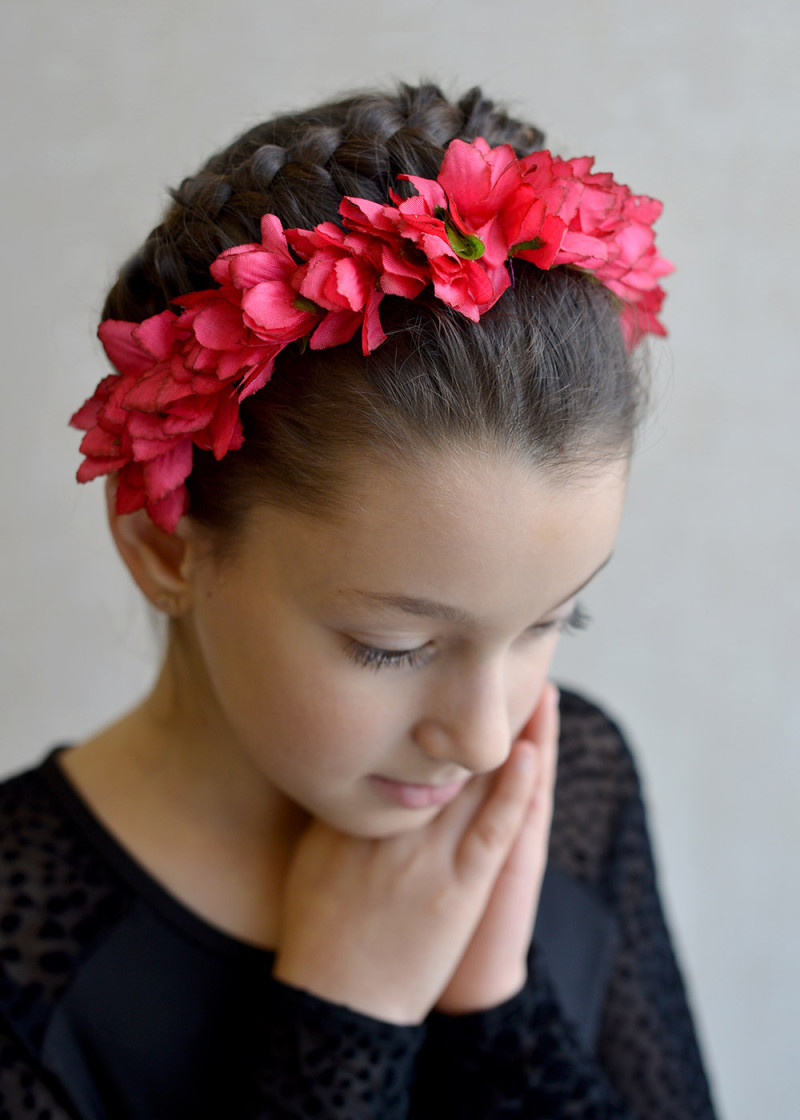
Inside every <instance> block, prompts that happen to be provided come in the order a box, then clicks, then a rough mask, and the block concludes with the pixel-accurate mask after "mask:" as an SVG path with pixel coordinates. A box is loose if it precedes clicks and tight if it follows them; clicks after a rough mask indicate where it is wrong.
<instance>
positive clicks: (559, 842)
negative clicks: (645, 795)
mask: <svg viewBox="0 0 800 1120" xmlns="http://www.w3.org/2000/svg"><path fill="white" fill-rule="evenodd" d="M560 710H561V734H560V738H559V758H558V771H557V777H556V792H555V806H554V811H553V825H552V831H551V839H550V858H551V860H552V861H553V862H554V863H555V864H557V865H558V866H559V867H561V868H562V870H564V871H567V872H569V873H570V874H572V875H573V876H575V877H576V878H578V879H580V880H582V881H583V882H585V883H588V884H592V885H595V886H601V885H602V882H603V879H604V877H605V874H606V871H607V869H608V865H609V861H610V860H611V858H612V854H613V849H614V842H615V836H616V834H617V830H618V827H619V822H620V820H621V818H622V817H623V815H624V814H625V813H626V812H627V810H628V807H629V806H630V805H631V804H632V803H634V802H638V800H639V796H640V794H639V777H638V774H637V771H636V766H635V763H634V759H633V755H632V753H631V750H630V747H629V746H628V743H627V741H626V739H625V736H624V735H623V733H622V731H621V730H620V728H619V726H618V724H617V723H616V722H615V720H613V719H612V718H611V717H610V716H609V715H608V714H607V713H606V712H605V711H603V709H602V708H600V707H598V705H596V704H594V703H592V702H591V701H590V700H587V699H586V698H585V697H583V696H579V695H578V694H577V693H574V692H570V691H568V690H562V693H561V704H560Z"/></svg>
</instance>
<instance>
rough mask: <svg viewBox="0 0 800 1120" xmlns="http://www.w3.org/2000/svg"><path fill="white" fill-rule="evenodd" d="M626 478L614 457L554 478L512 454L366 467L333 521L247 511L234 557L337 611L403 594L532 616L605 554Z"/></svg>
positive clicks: (460, 607) (481, 613)
mask: <svg viewBox="0 0 800 1120" xmlns="http://www.w3.org/2000/svg"><path fill="white" fill-rule="evenodd" d="M626 478H627V463H626V462H625V461H622V460H619V461H614V462H610V463H606V464H603V465H602V466H595V467H593V468H592V470H591V471H589V470H587V471H585V472H583V473H580V472H579V473H576V474H574V475H573V476H571V477H570V478H569V479H567V480H559V481H554V480H553V479H552V478H550V477H548V476H547V474H546V473H543V472H540V471H537V470H534V469H532V468H531V467H530V466H529V465H528V464H524V463H520V462H519V461H517V460H514V459H512V458H510V457H504V456H497V455H494V456H490V455H484V454H479V453H467V452H462V453H459V454H458V455H452V454H450V455H445V454H439V455H436V456H431V457H428V458H427V459H426V460H425V461H416V462H413V463H407V464H405V465H404V466H403V467H401V468H398V467H397V466H393V467H390V466H388V465H386V466H382V465H379V466H370V467H369V468H367V467H364V469H363V470H362V471H360V472H354V473H353V476H352V481H351V483H350V484H349V486H348V488H347V493H346V501H345V502H344V503H343V506H342V507H341V510H340V512H339V513H338V514H337V516H336V517H335V518H325V517H311V516H309V515H307V514H301V513H296V512H293V511H287V510H280V509H275V508H273V507H267V508H263V509H259V510H256V511H254V513H253V516H252V518H251V520H250V522H249V524H248V526H247V529H246V531H245V539H244V548H243V552H242V557H241V559H242V562H243V565H244V571H246V572H249V573H250V575H251V576H252V578H261V579H264V578H269V579H270V580H273V581H277V583H279V584H280V585H282V586H283V587H285V588H286V589H287V590H288V591H290V592H291V593H303V594H316V595H319V596H320V597H321V598H325V599H326V601H328V602H340V603H341V605H342V609H345V608H347V607H348V606H349V605H352V604H353V603H354V602H356V601H357V600H358V599H359V598H360V599H361V600H362V601H364V602H366V601H368V600H369V598H370V597H372V598H374V599H377V598H380V597H391V596H394V597H396V598H402V597H403V596H406V597H414V598H419V599H427V600H430V601H432V602H437V603H442V604H445V605H447V606H449V607H451V608H452V611H453V613H454V615H455V614H457V613H458V612H461V613H462V614H465V615H466V614H468V615H470V616H472V617H476V616H477V617H481V618H483V617H485V618H489V617H499V616H500V615H505V614H508V613H510V612H512V611H516V610H518V609H519V610H522V611H524V612H527V613H530V614H532V615H536V614H537V612H538V613H541V612H542V611H545V610H548V609H551V608H552V607H553V606H555V605H556V604H557V603H559V602H560V601H561V600H562V599H563V598H565V597H567V596H568V595H569V594H570V593H571V592H572V591H573V590H574V589H576V588H578V587H579V586H580V585H581V584H582V583H584V582H585V581H586V580H587V579H588V578H589V577H590V576H591V575H592V573H593V572H594V571H595V570H596V569H597V568H599V567H600V566H601V565H602V564H603V562H604V561H605V560H606V559H607V557H608V555H609V554H610V552H611V550H612V548H613V544H614V540H615V539H616V535H617V530H618V527H619V520H620V516H621V512H622V505H623V499H624V493H625V485H626ZM245 578H247V577H246V576H245ZM375 609H380V608H379V607H378V606H376V607H375Z"/></svg>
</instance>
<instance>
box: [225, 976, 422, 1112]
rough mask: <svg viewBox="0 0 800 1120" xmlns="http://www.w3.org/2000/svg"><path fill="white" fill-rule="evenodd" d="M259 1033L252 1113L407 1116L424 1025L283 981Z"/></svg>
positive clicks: (248, 1107) (245, 1107) (246, 1107)
mask: <svg viewBox="0 0 800 1120" xmlns="http://www.w3.org/2000/svg"><path fill="white" fill-rule="evenodd" d="M273 995H274V998H273V999H272V1000H271V1001H270V1005H269V1008H268V1012H267V1014H266V1016H265V1019H264V1021H263V1022H262V1024H261V1030H260V1031H259V1032H258V1033H257V1035H256V1037H255V1038H254V1043H255V1045H256V1046H257V1047H258V1053H254V1054H253V1069H255V1070H257V1071H258V1073H257V1075H256V1076H255V1077H254V1079H253V1082H252V1085H251V1087H250V1099H249V1101H243V1103H242V1111H241V1116H242V1117H247V1118H248V1120H250V1118H252V1120H308V1118H309V1117H319V1118H320V1120H351V1118H356V1117H357V1118H358V1120H407V1118H408V1115H409V1091H410V1086H411V1085H412V1083H413V1080H414V1066H415V1061H416V1058H417V1054H418V1052H419V1049H420V1046H421V1045H422V1042H423V1039H424V1035H425V1030H424V1028H423V1027H400V1026H396V1025H394V1024H391V1023H383V1022H380V1021H379V1020H377V1019H372V1018H370V1017H368V1016H366V1015H361V1014H359V1013H358V1012H355V1011H351V1010H350V1009H349V1008H346V1007H341V1006H339V1005H337V1004H331V1003H328V1002H326V1001H325V1000H321V999H317V998H316V997H315V996H313V995H311V994H310V993H308V992H303V991H300V990H298V989H297V988H293V987H291V986H289V985H285V984H282V983H279V982H278V981H275V984H274V992H273Z"/></svg>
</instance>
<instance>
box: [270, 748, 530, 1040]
mask: <svg viewBox="0 0 800 1120" xmlns="http://www.w3.org/2000/svg"><path fill="white" fill-rule="evenodd" d="M535 756H536V749H535V748H534V747H533V745H532V744H531V743H529V742H527V741H524V740H520V741H519V742H517V743H516V744H515V745H514V747H513V749H512V751H511V754H510V756H509V758H508V760H507V761H506V763H505V764H504V765H503V766H502V767H501V768H500V769H499V770H498V771H497V773H496V774H493V775H487V776H485V777H480V778H475V779H473V780H471V781H470V782H468V783H467V785H466V786H465V788H464V789H463V790H462V791H461V793H460V794H459V795H458V797H456V798H455V800H454V801H453V802H451V804H450V805H448V806H446V807H445V808H444V809H443V810H442V811H441V813H439V815H438V816H437V817H436V818H434V819H433V820H432V821H431V822H430V823H429V824H427V825H426V826H425V827H423V828H420V829H418V830H416V831H413V832H409V833H404V834H402V835H400V836H395V837H390V838H388V839H381V840H365V839H359V838H357V837H352V836H347V835H344V834H343V833H340V832H337V831H335V830H334V829H332V828H330V827H329V826H328V825H326V824H324V823H322V822H321V821H318V820H317V821H313V822H312V823H311V824H310V826H309V828H308V829H307V831H306V832H305V833H304V834H303V836H302V837H301V839H300V841H299V843H298V846H297V849H296V851H295V854H294V857H293V860H292V863H291V866H290V869H289V873H288V876H287V882H286V890H285V895H284V908H283V915H282V923H281V932H280V937H279V946H278V950H277V953H276V959H275V969H274V973H275V976H276V978H277V979H279V980H282V981H285V982H286V983H288V984H292V985H294V986H296V987H298V988H303V989H305V990H307V991H310V992H312V993H313V994H315V995H317V996H320V997H321V998H323V999H327V1000H330V1001H332V1002H334V1003H342V1004H345V1005H347V1006H348V1007H351V1008H353V1009H354V1010H356V1011H361V1012H363V1013H364V1014H367V1015H372V1016H373V1017H375V1018H379V1019H383V1020H386V1021H389V1022H396V1023H417V1022H421V1021H422V1019H424V1018H425V1016H426V1015H427V1013H428V1012H429V1011H430V1010H431V1008H432V1007H433V1006H434V1004H435V1003H436V1001H437V1000H438V999H439V997H440V996H441V994H442V992H443V991H444V990H445V988H446V987H447V984H448V982H449V980H450V978H451V976H452V975H453V973H454V971H455V970H456V967H457V965H458V963H459V961H460V960H461V958H462V957H463V956H464V953H465V951H466V949H467V946H468V945H469V944H470V941H471V940H472V938H473V936H474V934H475V930H476V928H477V927H478V925H479V923H480V921H481V918H482V916H483V914H484V911H485V909H486V906H487V903H488V901H489V897H490V895H491V894H492V889H493V887H494V886H495V882H496V880H497V878H498V875H499V874H500V871H501V869H502V868H504V867H505V866H506V864H507V861H508V859H509V855H510V853H511V852H512V849H513V848H514V845H515V842H516V841H517V838H518V837H519V836H520V830H521V829H522V827H523V822H524V821H525V820H526V818H527V817H529V815H530V814H529V805H530V802H531V798H532V796H533V792H534V781H535V778H536V774H537V767H536V765H535V762H536V757H535ZM526 832H527V830H526ZM525 847H526V849H527V841H526V845H525Z"/></svg>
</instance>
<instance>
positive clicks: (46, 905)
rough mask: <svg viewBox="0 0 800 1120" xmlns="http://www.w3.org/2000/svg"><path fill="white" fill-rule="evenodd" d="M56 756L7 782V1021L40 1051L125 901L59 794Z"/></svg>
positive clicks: (0, 885) (0, 829) (0, 793)
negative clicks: (82, 965)
mask: <svg viewBox="0 0 800 1120" xmlns="http://www.w3.org/2000/svg"><path fill="white" fill-rule="evenodd" d="M54 767H55V764H54V761H53V756H52V755H51V756H50V757H49V758H48V759H47V760H45V762H44V763H43V764H42V765H41V766H38V767H36V768H35V769H32V770H28V771H26V772H24V773H22V774H18V775H16V776H14V777H11V778H7V779H6V780H5V781H3V782H2V783H0V931H1V932H2V949H1V950H0V1017H2V1016H3V1015H5V1016H7V1017H8V1019H9V1020H10V1022H11V1023H12V1024H14V1026H15V1030H17V1031H18V1032H19V1033H20V1035H21V1037H23V1038H26V1039H27V1041H28V1045H30V1046H33V1047H34V1048H35V1046H36V1044H37V1041H38V1037H37V1036H38V1035H39V1033H40V1031H41V1028H42V1026H43V1017H45V1016H46V1014H47V1009H48V1007H49V1006H51V1005H52V1003H53V1002H54V1001H55V1000H56V999H57V998H58V995H59V994H60V992H61V991H63V989H64V988H65V987H66V985H67V984H68V983H69V982H70V979H71V977H72V975H73V972H74V969H75V967H76V966H77V963H78V962H79V961H80V959H82V957H83V954H84V953H85V952H86V950H87V947H88V946H89V945H90V944H92V942H94V940H95V939H96V937H97V936H98V934H99V932H100V931H101V930H102V929H104V928H105V927H106V926H107V924H108V922H109V920H111V921H113V920H114V919H115V918H116V916H117V912H118V909H119V903H120V901H121V899H120V895H119V891H118V887H117V885H116V884H115V883H114V882H113V880H112V878H111V877H110V876H109V873H108V870H107V868H106V866H105V865H104V862H103V860H102V858H101V857H100V856H99V855H98V853H97V852H96V851H95V849H94V848H93V846H92V844H91V843H90V842H89V841H88V839H87V838H86V837H85V835H83V833H82V832H81V830H80V829H79V828H78V827H76V825H75V823H74V822H73V820H72V819H71V817H70V814H69V812H68V811H67V809H66V808H65V805H64V804H63V803H62V802H61V799H60V798H59V795H58V778H57V775H54V774H53V770H54Z"/></svg>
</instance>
